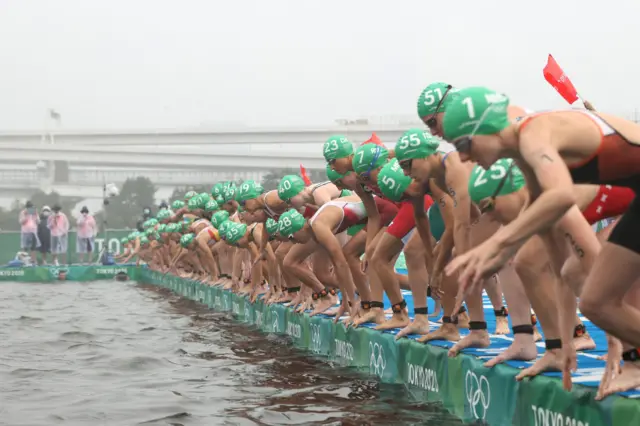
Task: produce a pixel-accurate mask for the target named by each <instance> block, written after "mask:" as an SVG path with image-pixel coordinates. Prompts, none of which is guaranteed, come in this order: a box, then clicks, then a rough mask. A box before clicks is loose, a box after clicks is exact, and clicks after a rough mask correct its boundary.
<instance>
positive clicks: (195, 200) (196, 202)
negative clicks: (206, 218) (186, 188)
mask: <svg viewBox="0 0 640 426" xmlns="http://www.w3.org/2000/svg"><path fill="white" fill-rule="evenodd" d="M187 207H188V208H189V211H191V212H192V211H194V210H198V209H199V208H200V197H198V196H197V195H196V196H195V197H191V198H189V201H188V202H187Z"/></svg>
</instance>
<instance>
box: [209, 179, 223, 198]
mask: <svg viewBox="0 0 640 426" xmlns="http://www.w3.org/2000/svg"><path fill="white" fill-rule="evenodd" d="M221 194H222V183H221V182H218V183H216V184H215V185H213V187H212V188H211V195H212V196H213V198H216V197H217V196H219V195H221Z"/></svg>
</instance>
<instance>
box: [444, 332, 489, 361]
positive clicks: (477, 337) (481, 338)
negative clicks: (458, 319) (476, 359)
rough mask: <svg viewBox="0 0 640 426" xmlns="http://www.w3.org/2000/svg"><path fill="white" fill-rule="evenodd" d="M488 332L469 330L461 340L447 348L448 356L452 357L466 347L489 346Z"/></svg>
mask: <svg viewBox="0 0 640 426" xmlns="http://www.w3.org/2000/svg"><path fill="white" fill-rule="evenodd" d="M489 343H490V342H489V332H488V331H487V330H471V331H470V332H469V334H467V335H466V336H464V337H463V338H462V340H460V341H459V342H458V343H456V344H455V345H453V347H452V348H451V349H449V356H451V357H454V356H456V355H458V352H460V351H461V350H463V349H466V348H486V347H488V346H489Z"/></svg>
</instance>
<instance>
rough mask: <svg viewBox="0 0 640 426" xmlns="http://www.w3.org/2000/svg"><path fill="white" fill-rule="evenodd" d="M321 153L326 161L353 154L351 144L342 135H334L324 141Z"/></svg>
mask: <svg viewBox="0 0 640 426" xmlns="http://www.w3.org/2000/svg"><path fill="white" fill-rule="evenodd" d="M322 153H323V154H324V159H325V160H327V161H331V160H337V159H339V158H345V157H348V156H350V155H351V154H353V144H352V143H351V142H350V141H349V139H347V138H346V137H344V136H342V135H334V136H331V137H330V138H329V139H327V141H326V142H325V143H324V146H323V148H322Z"/></svg>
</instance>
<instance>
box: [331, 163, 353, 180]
mask: <svg viewBox="0 0 640 426" xmlns="http://www.w3.org/2000/svg"><path fill="white" fill-rule="evenodd" d="M349 173H351V171H348V172H347V173H345V174H342V173H338V172H336V171H335V170H333V169H332V168H331V165H330V164H327V178H328V179H329V180H330V181H331V182H334V183H335V182H336V181H338V180H339V179H342V178H343V177H345V176H348V175H349Z"/></svg>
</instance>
